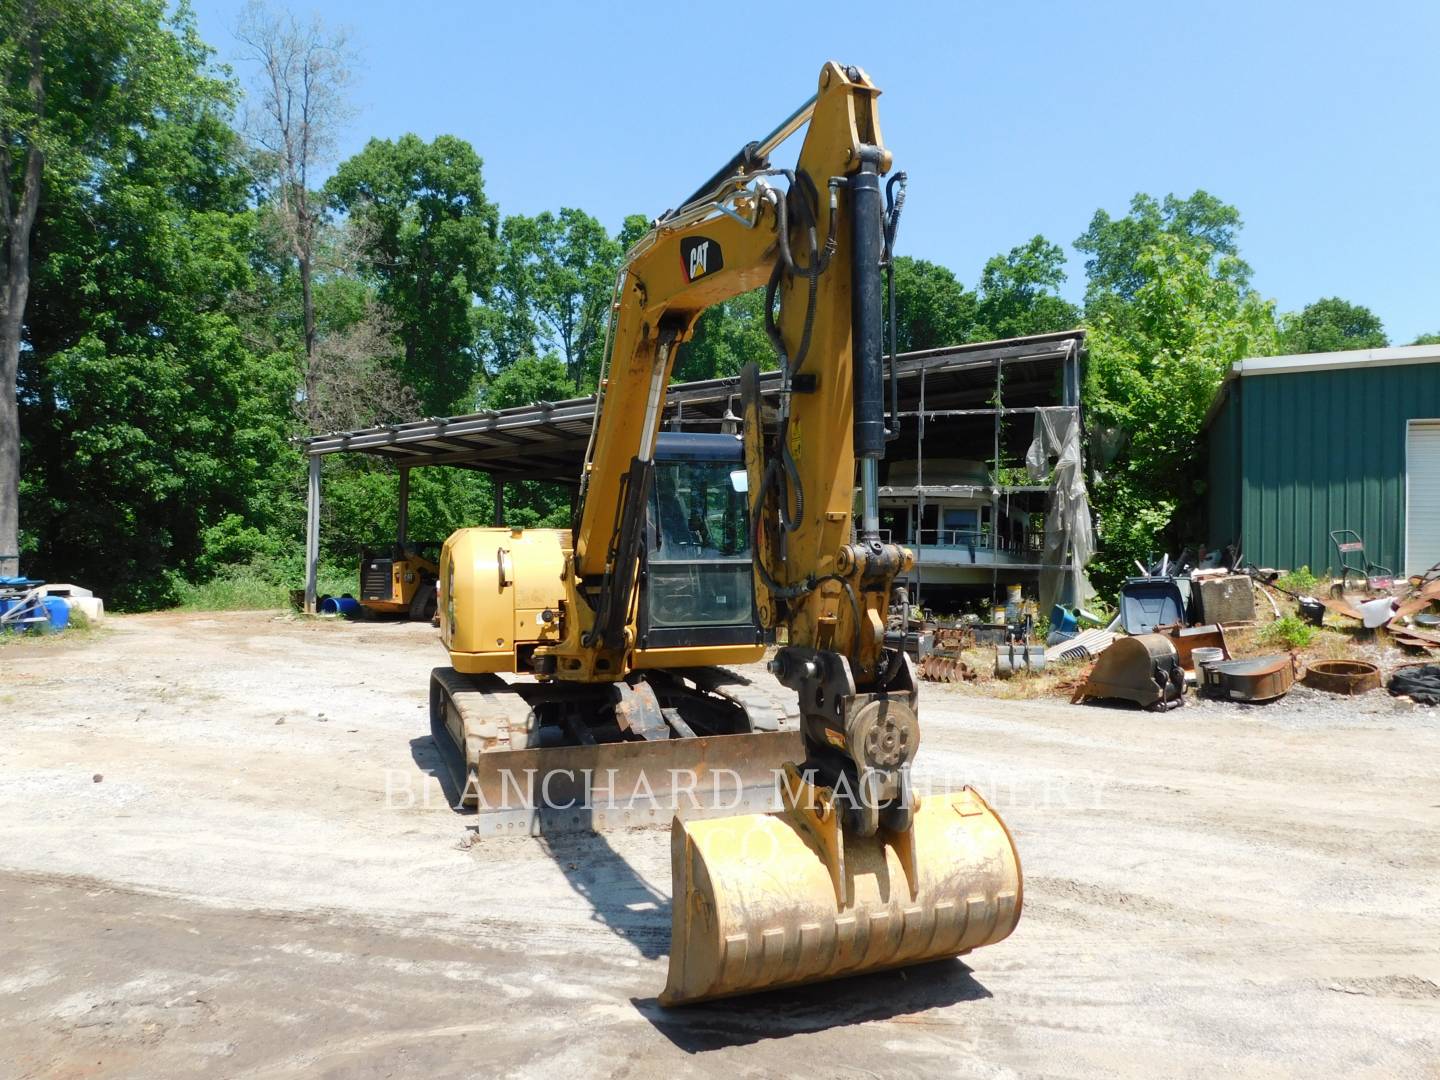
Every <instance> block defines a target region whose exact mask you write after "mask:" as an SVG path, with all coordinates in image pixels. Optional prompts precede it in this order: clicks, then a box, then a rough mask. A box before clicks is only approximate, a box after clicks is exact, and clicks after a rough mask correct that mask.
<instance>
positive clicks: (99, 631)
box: [0, 608, 106, 649]
mask: <svg viewBox="0 0 1440 1080" xmlns="http://www.w3.org/2000/svg"><path fill="white" fill-rule="evenodd" d="M104 633H106V630H105V628H104V627H103V626H101V625H99V624H97V623H93V622H91V621H90V618H89V616H87V615H86V614H85V613H84V612H83V611H79V610H77V609H76V608H71V609H70V621H69V623H68V624H66V626H65V629H64V630H51V629H49V628H46V629H44V630H26V631H19V630H5V631H0V649H10V648H32V649H33V648H37V647H39V648H44V647H46V646H52V647H53V646H54V645H57V644H60V643H64V644H71V645H73V644H78V643H80V642H84V641H87V640H90V639H93V638H97V637H100V636H101V635H103V634H104Z"/></svg>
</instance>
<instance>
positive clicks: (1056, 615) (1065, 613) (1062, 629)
mask: <svg viewBox="0 0 1440 1080" xmlns="http://www.w3.org/2000/svg"><path fill="white" fill-rule="evenodd" d="M1078 626H1079V623H1078V622H1077V621H1076V619H1075V613H1074V612H1073V611H1071V610H1070V609H1069V608H1067V607H1066V606H1065V605H1064V604H1056V605H1055V607H1054V608H1053V609H1051V611H1050V629H1051V630H1055V631H1058V632H1059V633H1062V634H1073V633H1074V632H1075V631H1076V629H1077V628H1078Z"/></svg>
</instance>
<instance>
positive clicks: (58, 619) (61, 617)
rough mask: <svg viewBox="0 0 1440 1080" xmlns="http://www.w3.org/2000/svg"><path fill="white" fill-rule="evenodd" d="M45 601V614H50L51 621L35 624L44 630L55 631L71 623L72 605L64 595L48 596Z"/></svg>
mask: <svg viewBox="0 0 1440 1080" xmlns="http://www.w3.org/2000/svg"><path fill="white" fill-rule="evenodd" d="M44 603H45V614H46V615H49V616H50V622H49V623H48V624H44V623H36V624H35V625H36V626H37V627H38V628H39V629H40V630H41V631H42V632H44V631H48V632H50V633H55V632H56V631H59V630H64V629H65V627H67V626H69V625H70V605H69V604H67V603H66V602H65V601H64V599H63V598H62V597H59V596H47V597H45V601H44Z"/></svg>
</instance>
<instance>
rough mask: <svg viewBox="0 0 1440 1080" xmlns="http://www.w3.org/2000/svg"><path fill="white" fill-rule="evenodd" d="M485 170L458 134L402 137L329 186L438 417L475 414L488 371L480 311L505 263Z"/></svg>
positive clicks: (342, 171)
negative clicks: (476, 319) (478, 300)
mask: <svg viewBox="0 0 1440 1080" xmlns="http://www.w3.org/2000/svg"><path fill="white" fill-rule="evenodd" d="M481 165H482V163H481V160H480V156H479V155H478V154H476V153H475V150H474V149H473V148H472V147H471V146H470V144H469V143H467V142H465V141H464V140H463V139H457V138H455V137H454V136H453V135H441V136H438V137H437V138H436V139H435V140H434V141H432V142H429V143H426V142H424V141H423V140H422V139H421V138H420V137H419V136H417V135H402V136H401V137H400V138H399V139H395V140H390V139H371V140H370V142H369V143H367V144H366V146H365V149H363V150H362V151H360V153H358V154H356V155H355V156H354V157H352V158H350V159H349V160H347V161H344V162H342V163H341V164H340V167H339V168H338V169H337V170H336V172H335V175H334V176H333V177H331V179H330V181H329V182H328V183H327V184H326V191H327V192H328V194H329V197H330V201H331V205H332V207H333V208H334V209H335V210H337V211H340V212H343V213H346V214H348V215H349V216H350V217H351V219H352V220H353V221H354V222H355V227H356V228H357V229H358V230H359V231H360V232H361V234H362V236H363V237H364V241H363V246H362V255H361V260H360V261H361V267H362V270H363V272H364V273H365V274H367V275H368V276H370V277H371V278H373V279H374V281H375V282H376V283H377V287H378V296H379V299H380V303H381V304H382V305H383V306H384V307H385V309H386V312H387V313H388V316H389V318H390V320H391V322H392V323H393V325H394V327H395V332H396V334H397V335H398V337H399V339H400V343H401V348H402V353H403V355H402V357H401V359H400V365H399V371H400V374H401V376H402V377H403V378H404V380H405V382H406V384H407V385H409V386H410V387H412V388H413V389H414V391H415V395H416V397H417V398H418V400H419V403H420V408H421V410H423V411H424V412H425V413H427V414H429V415H442V416H443V415H447V414H450V413H454V412H460V411H468V408H469V407H470V406H471V404H472V403H473V401H474V393H475V385H476V380H477V378H478V376H479V374H480V371H481V359H482V357H481V356H480V354H479V350H478V349H477V347H476V335H475V333H474V327H473V326H472V324H471V319H472V309H473V305H474V298H475V297H476V296H480V295H485V294H486V293H488V292H489V291H490V289H491V287H492V286H493V284H494V282H495V275H496V270H497V266H498V263H499V258H500V249H499V242H498V230H499V217H500V215H499V211H497V210H496V208H495V206H494V205H493V204H492V203H491V202H490V201H489V200H488V199H486V197H485V185H484V181H483V179H482V177H481Z"/></svg>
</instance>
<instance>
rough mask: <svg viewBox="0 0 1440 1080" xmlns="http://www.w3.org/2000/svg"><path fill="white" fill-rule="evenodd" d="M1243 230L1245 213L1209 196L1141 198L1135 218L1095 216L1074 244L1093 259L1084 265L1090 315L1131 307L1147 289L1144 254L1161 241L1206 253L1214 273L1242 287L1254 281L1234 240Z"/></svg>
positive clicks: (1138, 197)
mask: <svg viewBox="0 0 1440 1080" xmlns="http://www.w3.org/2000/svg"><path fill="white" fill-rule="evenodd" d="M1239 230H1240V211H1238V210H1237V209H1235V207H1233V206H1229V205H1227V204H1226V203H1223V202H1221V201H1220V200H1219V199H1217V198H1215V196H1213V195H1211V194H1209V193H1208V192H1205V191H1196V192H1195V193H1194V194H1193V195H1191V196H1190V197H1189V198H1186V199H1181V198H1179V197H1177V196H1175V195H1166V196H1165V198H1164V199H1163V200H1158V201H1157V200H1156V199H1155V197H1154V196H1152V195H1146V194H1143V193H1141V194H1137V195H1136V196H1135V197H1134V198H1133V199H1131V200H1130V212H1129V213H1128V214H1126V215H1125V216H1124V217H1120V218H1112V217H1111V216H1110V215H1109V214H1108V213H1107V212H1106V211H1104V210H1096V211H1095V216H1094V217H1092V218H1091V219H1090V226H1089V228H1087V229H1086V230H1085V232H1084V233H1082V234H1081V236H1080V238H1079V239H1078V240H1076V241H1075V247H1076V249H1077V250H1079V251H1080V252H1082V253H1083V254H1085V255H1087V256H1089V257H1088V258H1087V259H1086V260H1085V273H1086V275H1087V279H1088V287H1087V289H1086V292H1085V310H1086V314H1087V315H1090V316H1094V315H1095V314H1096V313H1097V311H1098V309H1099V307H1100V306H1102V305H1103V304H1105V303H1107V302H1109V301H1110V300H1112V299H1113V300H1119V301H1120V302H1126V301H1129V300H1131V299H1133V298H1134V296H1135V294H1136V292H1138V291H1139V289H1140V288H1141V287H1143V286H1144V285H1145V284H1146V283H1147V278H1146V276H1145V273H1144V271H1143V270H1142V269H1141V264H1142V254H1143V252H1144V251H1145V250H1146V249H1147V248H1150V247H1151V246H1153V245H1154V244H1155V243H1156V242H1158V241H1159V240H1160V238H1161V237H1162V236H1170V237H1175V238H1178V239H1179V240H1180V241H1181V242H1182V243H1183V244H1184V245H1185V246H1186V247H1187V248H1189V250H1191V251H1194V252H1200V251H1204V252H1206V253H1207V258H1208V261H1209V265H1210V269H1211V272H1212V273H1215V274H1218V273H1219V272H1220V270H1221V265H1220V261H1221V260H1222V259H1223V260H1224V267H1223V270H1224V273H1225V275H1226V278H1227V280H1229V281H1231V282H1233V283H1234V284H1236V285H1238V286H1241V287H1243V286H1245V285H1247V284H1248V283H1249V281H1250V267H1249V265H1248V264H1247V263H1245V262H1244V261H1243V260H1241V259H1240V257H1239V249H1238V248H1237V246H1236V242H1235V236H1236V234H1237V233H1238V232H1239Z"/></svg>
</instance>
